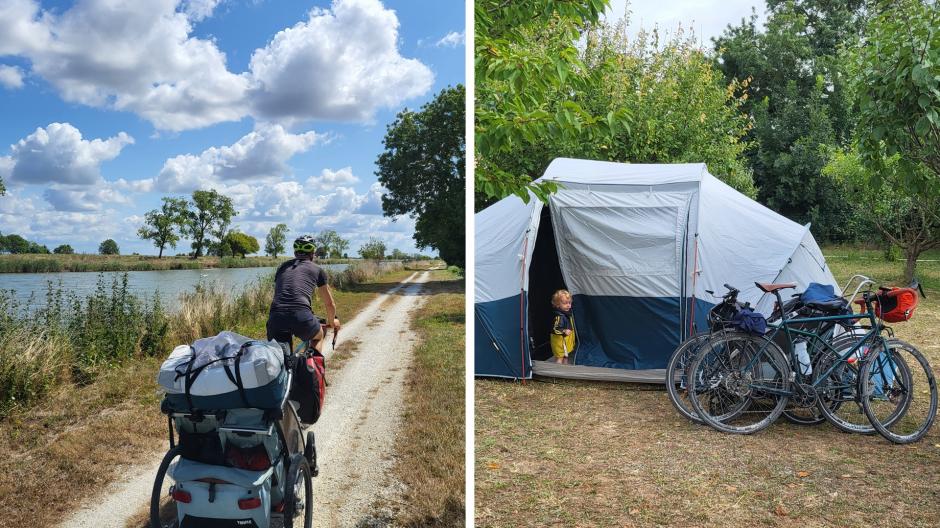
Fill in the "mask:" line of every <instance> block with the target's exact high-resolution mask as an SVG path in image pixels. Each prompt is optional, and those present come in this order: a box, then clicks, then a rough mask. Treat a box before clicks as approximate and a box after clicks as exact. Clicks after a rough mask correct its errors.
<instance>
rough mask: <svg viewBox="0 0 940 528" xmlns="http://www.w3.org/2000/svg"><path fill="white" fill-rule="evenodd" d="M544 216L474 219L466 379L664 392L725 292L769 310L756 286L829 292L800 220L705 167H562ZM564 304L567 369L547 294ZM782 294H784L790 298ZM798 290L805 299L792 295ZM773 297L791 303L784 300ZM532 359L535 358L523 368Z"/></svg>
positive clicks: (533, 208) (535, 211)
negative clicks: (541, 380)
mask: <svg viewBox="0 0 940 528" xmlns="http://www.w3.org/2000/svg"><path fill="white" fill-rule="evenodd" d="M546 180H548V181H554V182H557V183H559V184H560V185H559V187H560V189H559V191H558V192H557V193H555V194H553V195H551V197H550V198H549V200H548V204H547V207H546V205H545V204H544V203H542V202H540V201H539V200H537V199H535V198H532V199H530V200H529V203H524V202H523V201H522V200H521V199H520V198H519V197H517V196H510V197H507V198H504V199H502V200H500V201H499V202H497V203H495V204H493V205H491V206H490V207H487V208H486V209H485V210H483V211H480V212H479V213H477V214H476V217H475V218H476V220H475V221H476V228H475V231H476V257H475V261H476V262H475V264H476V267H475V270H476V271H475V276H476V279H475V298H474V303H475V309H474V312H475V315H474V317H475V330H474V332H475V333H474V336H475V351H474V355H475V364H476V367H475V371H476V375H477V376H496V377H507V378H516V379H519V378H531V377H532V374H533V368H534V369H535V373H536V374H543V373H544V374H549V375H556V376H561V377H574V378H588V379H614V380H623V381H646V382H658V383H662V382H664V380H665V370H664V369H665V366H666V363H667V361H668V360H669V356H670V355H671V353H672V351H673V350H674V349H675V348H676V346H677V345H678V344H679V343H680V342H681V341H682V340H684V339H685V338H686V337H687V336H689V335H690V333H692V332H693V331H695V330H696V329H699V330H704V329H705V317H706V314H707V312H708V310H709V308H711V307H712V306H714V304H715V303H716V302H718V299H717V298H716V297H714V296H713V295H711V294H709V293H707V292H706V290H712V291H713V292H714V293H715V295H719V296H720V295H721V294H722V293H723V292H724V291H725V288H724V286H723V285H724V284H725V283H728V284H731V285H732V286H734V287H736V288H738V289H740V290H741V293H740V295H739V300H741V301H742V302H744V301H749V302H750V303H751V304H752V306H754V307H755V309H757V310H758V311H760V312H762V313H764V314H765V315H769V313H770V311H771V310H772V309H773V303H774V300H775V298H774V297H773V296H772V295H769V294H764V293H763V292H761V291H760V290H759V289H757V287H755V286H754V282H755V281H758V282H795V283H797V285H798V288H804V287H805V286H806V285H807V284H808V283H810V282H819V283H822V284H832V285H833V286H834V287H836V288H837V291H838V285H837V284H836V282H835V279H834V278H833V276H832V273H831V272H830V271H829V268H828V267H827V265H826V261H825V259H824V258H823V256H822V253H821V251H820V249H819V246H818V245H817V244H816V241H815V240H814V239H813V235H812V234H810V231H809V225H805V226H803V225H799V224H797V223H795V222H793V221H791V220H789V219H787V218H785V217H783V216H781V215H779V214H777V213H775V212H773V211H771V210H770V209H768V208H766V207H764V206H762V205H760V204H759V203H757V202H755V201H754V200H751V199H750V198H748V197H747V196H744V195H743V194H741V193H739V192H737V191H735V190H734V189H732V188H731V187H729V186H728V185H726V184H725V183H723V182H722V181H720V180H718V179H717V178H715V177H714V176H712V175H711V174H709V173H708V170H707V169H706V167H705V164H703V163H683V164H655V165H654V164H628V163H611V162H604V161H590V160H577V159H566V158H559V159H556V160H554V161H553V162H552V163H551V164H550V165H549V166H548V168H547V169H546V170H545V174H544V176H543V177H542V178H541V181H546ZM559 288H566V289H568V290H569V291H570V292H571V293H572V295H573V298H574V307H573V311H574V317H575V321H576V325H577V333H578V338H579V344H578V351H577V354H576V356H575V357H574V358H573V359H574V363H575V364H574V365H556V364H554V363H549V362H546V361H539V360H544V359H548V358H549V357H550V356H551V353H550V349H549V347H548V343H547V342H548V335H549V332H550V330H551V328H550V324H551V295H552V293H553V292H554V291H555V290H556V289H559ZM791 291H792V290H791ZM797 291H802V290H801V289H800V290H797ZM783 295H789V293H788V291H786V290H785V291H784V292H783ZM533 360H535V361H533Z"/></svg>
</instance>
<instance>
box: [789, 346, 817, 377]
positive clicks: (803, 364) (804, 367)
mask: <svg viewBox="0 0 940 528" xmlns="http://www.w3.org/2000/svg"><path fill="white" fill-rule="evenodd" d="M793 349H794V351H795V352H796V359H797V361H798V362H799V364H800V372H802V373H803V375H804V376H808V375H810V374H812V373H813V365H812V363H811V362H810V360H809V352H807V351H806V341H798V342H797V343H795V344H794V346H793Z"/></svg>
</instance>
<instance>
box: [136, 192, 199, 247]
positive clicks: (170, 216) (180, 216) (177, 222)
mask: <svg viewBox="0 0 940 528" xmlns="http://www.w3.org/2000/svg"><path fill="white" fill-rule="evenodd" d="M186 212H187V202H186V200H185V199H183V198H170V197H164V198H163V205H162V206H161V207H160V209H153V210H151V211H148V212H147V214H145V215H144V225H142V226H141V227H140V228H139V229H138V230H137V235H138V236H139V237H140V238H142V239H144V240H152V241H153V245H154V246H156V247H157V248H158V249H159V250H160V252H159V254H158V255H157V258H163V249H164V248H165V247H166V246H170V247H171V248H176V243H177V242H178V241H179V239H180V230H181V229H182V228H183V227H184V226H185V225H186V220H187V216H186Z"/></svg>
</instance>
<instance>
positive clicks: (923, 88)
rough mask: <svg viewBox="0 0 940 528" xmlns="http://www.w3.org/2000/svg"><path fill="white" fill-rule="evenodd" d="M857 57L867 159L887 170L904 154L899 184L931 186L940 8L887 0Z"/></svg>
mask: <svg viewBox="0 0 940 528" xmlns="http://www.w3.org/2000/svg"><path fill="white" fill-rule="evenodd" d="M854 59H855V61H854V67H855V71H854V72H853V80H854V82H855V89H856V90H857V92H858V110H859V114H858V130H857V134H858V144H859V152H860V154H861V155H862V160H863V161H864V162H865V164H866V165H868V166H869V167H871V168H872V169H873V170H875V171H876V172H880V171H881V170H882V169H883V168H884V164H885V160H886V159H894V157H895V155H896V154H897V155H898V156H897V161H896V163H897V170H898V171H900V172H901V174H902V181H901V182H900V183H902V184H904V185H908V186H914V187H916V188H919V189H925V190H926V189H928V188H930V187H932V186H933V185H934V184H935V183H936V181H937V180H938V178H940V115H938V114H940V5H938V4H937V3H936V2H932V1H926V0H898V1H894V2H882V3H880V4H879V9H878V10H877V13H876V15H875V16H874V17H873V18H872V19H871V21H870V22H869V24H868V26H867V27H866V32H865V39H864V40H863V41H862V42H861V43H860V45H859V46H858V48H857V49H856V50H855V55H854ZM924 168H926V169H928V171H926V172H925V171H924V170H923V169H924ZM925 178H926V179H925Z"/></svg>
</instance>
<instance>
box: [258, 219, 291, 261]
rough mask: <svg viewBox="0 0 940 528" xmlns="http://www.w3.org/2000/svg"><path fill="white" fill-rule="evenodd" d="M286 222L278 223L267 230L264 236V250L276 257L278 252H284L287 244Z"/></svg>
mask: <svg viewBox="0 0 940 528" xmlns="http://www.w3.org/2000/svg"><path fill="white" fill-rule="evenodd" d="M288 231H289V230H288V229H287V224H278V225H276V226H274V227H272V228H271V230H270V231H268V236H266V237H265V238H264V252H265V253H267V254H268V255H271V256H272V257H274V258H277V255H278V254H279V253H284V249H285V245H286V244H287V232H288Z"/></svg>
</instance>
